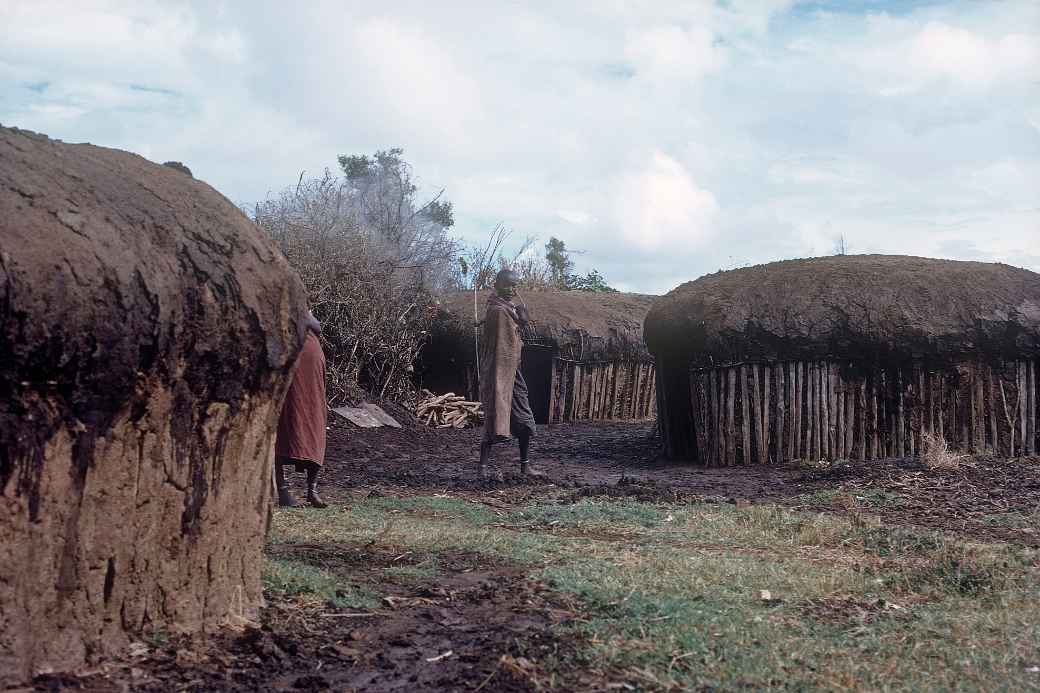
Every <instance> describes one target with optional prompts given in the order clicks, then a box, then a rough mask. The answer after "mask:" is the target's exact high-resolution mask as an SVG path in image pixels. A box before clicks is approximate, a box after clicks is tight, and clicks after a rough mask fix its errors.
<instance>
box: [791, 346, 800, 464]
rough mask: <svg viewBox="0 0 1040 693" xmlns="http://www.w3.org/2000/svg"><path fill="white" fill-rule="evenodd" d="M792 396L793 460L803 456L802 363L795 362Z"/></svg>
mask: <svg viewBox="0 0 1040 693" xmlns="http://www.w3.org/2000/svg"><path fill="white" fill-rule="evenodd" d="M791 396H792V399H793V400H794V403H793V404H792V408H791V443H792V445H793V446H794V447H793V452H792V453H791V459H792V460H800V459H803V457H802V363H801V361H797V362H795V364H794V378H793V379H792V380H791Z"/></svg>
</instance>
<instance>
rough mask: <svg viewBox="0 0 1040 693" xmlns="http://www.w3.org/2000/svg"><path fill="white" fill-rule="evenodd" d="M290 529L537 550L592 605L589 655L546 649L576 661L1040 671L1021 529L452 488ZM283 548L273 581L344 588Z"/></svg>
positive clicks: (661, 678) (1036, 610)
mask: <svg viewBox="0 0 1040 693" xmlns="http://www.w3.org/2000/svg"><path fill="white" fill-rule="evenodd" d="M881 500H883V499H881ZM881 500H878V502H881ZM864 505H866V504H864ZM272 540H273V541H276V542H290V543H291V542H330V543H338V544H343V543H348V544H349V543H356V544H369V543H372V544H374V545H376V546H383V547H392V548H393V549H394V550H396V549H398V548H403V549H409V550H414V551H415V552H416V553H417V554H419V555H422V556H424V557H425V556H431V555H432V556H434V557H435V556H436V554H437V553H438V552H439V551H449V550H450V551H455V552H457V551H467V552H473V553H476V554H482V555H485V556H489V557H492V558H496V559H500V560H504V561H510V562H513V563H519V564H522V565H526V566H528V569H529V571H530V574H531V576H532V577H534V578H540V579H543V580H546V581H548V583H549V584H551V585H552V586H553V587H554V588H555V589H557V590H560V591H562V592H567V593H571V594H573V595H575V596H577V597H578V598H579V603H580V604H581V605H582V606H581V609H582V611H583V613H582V614H581V615H580V616H581V618H580V619H578V620H577V621H576V622H575V623H574V624H573V625H571V626H569V627H568V628H569V629H570V631H571V633H572V634H573V635H575V636H577V637H578V638H579V642H581V643H584V645H583V647H582V649H581V650H580V652H579V653H578V655H577V659H575V660H573V661H570V662H567V663H563V664H560V663H558V662H546V663H543V665H544V666H546V667H561V672H560V673H561V675H562V674H565V672H564V671H563V669H566V668H567V667H571V668H577V667H580V668H581V669H582V670H584V671H586V672H593V673H595V672H600V673H601V674H602V675H603V676H604V678H605V680H606V679H608V678H609V679H610V680H613V681H616V680H619V679H623V680H626V681H628V682H629V683H630V684H631V685H634V686H636V687H637V688H651V689H657V688H674V689H689V688H698V687H711V688H716V689H721V690H735V689H753V690H757V689H770V688H776V689H784V690H817V689H825V690H843V689H857V690H861V689H866V690H882V691H895V690H906V691H910V690H915V691H916V690H936V691H939V690H943V691H945V690H965V691H968V690H994V691H997V690H1028V689H1030V688H1034V689H1040V674H1036V673H1031V672H1030V671H1028V667H1030V666H1036V665H1040V661H1038V660H1040V588H1038V585H1040V571H1038V569H1037V553H1036V552H1035V551H1029V550H1025V549H1021V548H1015V547H1011V546H1007V545H1003V544H978V543H966V542H964V541H961V540H958V539H956V538H952V537H950V536H946V535H943V534H940V533H936V532H926V531H914V530H907V529H901V528H889V527H883V526H881V525H880V524H879V523H877V522H873V523H872V522H867V521H864V520H863V519H862V518H859V517H858V516H856V517H848V518H846V517H842V516H837V515H832V514H816V513H798V512H791V511H788V510H784V509H782V508H780V507H777V506H768V505H760V506H750V507H742V508H737V507H735V506H732V505H727V504H721V505H720V504H704V505H686V504H683V505H669V504H650V503H640V502H634V501H626V500H597V499H585V500H582V501H581V502H579V503H574V504H556V503H553V502H551V501H549V500H543V501H539V502H536V503H532V504H531V505H528V506H526V507H523V508H520V509H517V510H514V511H510V512H502V511H494V510H492V509H490V508H487V507H485V506H481V505H479V504H475V503H472V502H469V501H464V500H459V499H451V498H443V497H426V498H407V499H386V498H379V499H371V500H363V501H358V502H356V503H355V504H354V505H353V506H352V508H350V509H349V510H348V509H345V508H342V507H339V508H330V509H329V510H328V511H327V512H324V513H321V514H320V515H319V514H317V513H296V512H279V513H277V514H276V516H275V523H274V529H273V536H272ZM272 564H273V565H274V566H276V569H275V571H276V575H274V577H270V578H269V579H268V583H267V584H268V586H269V589H272V590H279V589H280V590H281V591H282V593H287V592H288V591H289V590H292V589H296V590H304V589H306V590H310V591H311V592H312V593H316V594H323V595H327V594H329V593H330V589H338V587H336V585H339V582H337V581H338V580H341V578H337V577H336V576H333V575H331V574H329V573H326V572H324V571H321V570H314V569H311V570H302V569H301V568H300V566H298V565H286V562H284V561H272ZM441 570H442V568H441V567H440V566H439V565H438V563H437V561H436V560H435V559H434V560H424V562H422V563H419V564H416V565H411V566H401V567H394V568H384V569H383V571H384V572H385V573H387V574H388V577H389V578H391V579H396V580H414V581H422V580H434V579H435V577H436V575H437V574H439V572H440V571H441ZM269 572H271V571H269ZM330 581H331V582H330ZM766 592H768V595H766V594H765V593H766ZM334 593H335V592H333V594H334ZM764 596H767V597H768V598H763V597H764ZM563 678H566V677H565V676H564V677H563Z"/></svg>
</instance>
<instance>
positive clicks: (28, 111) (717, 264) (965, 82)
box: [0, 0, 1040, 290]
mask: <svg viewBox="0 0 1040 693" xmlns="http://www.w3.org/2000/svg"><path fill="white" fill-rule="evenodd" d="M792 7H793V9H792ZM893 7H895V5H893ZM835 8H837V5H835ZM839 9H840V8H839ZM788 10H791V11H788ZM1038 28H1040V3H1036V2H1035V1H1034V0H1004V1H1003V2H1000V3H977V2H971V1H967V0H951V1H950V2H946V3H942V4H930V5H928V6H926V7H922V8H920V9H916V10H903V9H902V8H901V6H900V8H899V11H894V12H888V13H883V12H869V11H868V12H856V11H829V12H812V13H806V12H804V11H802V10H801V9H800V8H798V7H794V3H793V2H792V1H791V0H767V1H764V2H740V3H736V2H729V3H718V2H713V1H711V0H684V1H683V2H674V3H631V2H606V3H556V4H552V5H551V6H550V5H536V4H533V3H481V4H473V5H470V6H468V7H467V6H466V5H464V4H462V3H448V4H442V5H434V4H430V3H422V2H419V1H418V0H395V2H392V3H383V4H377V5H373V4H372V3H365V2H361V1H360V0H347V1H346V2H339V3H303V4H297V5H291V4H285V3H281V2H276V1H275V0H256V2H245V0H241V1H234V0H225V1H224V2H220V3H206V2H191V3H176V4H171V3H164V2H159V1H158V0H138V1H136V2H130V1H129V0H126V1H119V0H111V1H108V2H106V1H102V0H93V1H89V2H88V1H84V2H81V3H79V2H78V3H67V2H57V1H48V0H26V1H19V0H7V1H6V2H2V1H0V122H3V123H4V124H5V125H17V126H20V127H27V128H30V129H36V130H40V131H43V132H46V133H48V134H51V135H53V136H55V137H60V138H63V139H66V140H72V141H82V140H88V141H93V142H96V143H98V144H102V145H108V146H116V147H120V148H125V149H130V150H132V151H137V152H139V153H142V154H143V155H145V156H148V157H150V158H153V159H156V160H160V161H161V160H166V159H178V160H182V161H185V162H186V163H187V164H188V165H189V166H190V167H191V168H192V170H193V171H194V172H195V173H196V174H197V175H199V177H201V178H203V179H205V180H207V181H209V182H210V183H212V184H214V185H215V186H216V187H217V188H218V189H220V190H222V191H223V192H225V194H227V195H228V196H229V197H231V198H232V199H234V200H236V201H240V202H246V203H248V202H250V201H252V200H255V199H257V198H260V197H262V196H264V195H265V194H267V192H268V191H270V190H275V189H278V188H280V187H283V186H285V185H289V184H291V183H293V182H295V180H296V178H297V176H298V175H299V173H300V171H301V170H306V171H307V172H308V173H310V174H316V173H318V172H320V170H321V169H322V168H323V167H326V166H330V167H334V166H335V156H336V155H337V154H342V153H367V152H372V151H374V150H376V149H384V148H387V147H392V146H402V147H403V148H404V150H405V156H406V158H407V159H408V160H409V161H411V162H412V163H413V165H414V168H415V173H416V175H417V176H418V178H419V180H420V183H421V185H422V186H423V191H424V193H433V192H436V191H438V190H440V189H441V188H444V189H445V196H446V198H447V199H450V200H452V201H453V202H454V203H455V212H456V219H457V228H456V231H457V233H458V234H459V235H460V236H462V237H463V238H465V239H467V240H470V241H477V240H478V239H482V238H484V237H485V236H486V233H487V232H488V230H489V229H490V228H491V227H493V226H494V224H495V223H497V222H499V221H501V222H504V223H505V224H506V225H507V226H509V227H511V228H513V229H515V231H516V233H515V234H514V237H515V238H517V239H522V238H524V237H526V236H528V235H538V236H539V237H540V238H541V240H542V241H543V242H544V241H545V240H546V239H547V238H548V237H549V236H551V235H555V236H557V237H558V238H561V239H563V240H565V241H566V242H567V245H568V247H572V248H575V249H580V250H584V251H585V252H584V253H583V254H582V255H579V256H576V257H575V260H576V262H577V264H578V265H579V266H578V268H577V269H578V271H582V272H584V271H587V270H588V269H591V268H593V267H596V268H598V269H599V270H600V271H601V272H603V273H604V276H606V277H607V279H608V281H612V282H614V283H616V284H617V285H618V286H624V287H629V288H632V289H635V290H665V289H667V288H669V287H670V286H674V285H675V284H678V283H680V282H681V281H683V280H685V279H690V278H693V277H694V276H696V275H698V274H701V273H703V272H706V271H715V270H717V269H720V268H729V267H735V266H740V265H742V264H747V263H749V262H764V261H769V260H774V259H780V258H784V257H795V256H805V255H808V254H813V253H827V252H830V251H831V250H832V248H833V243H834V238H835V237H836V236H837V235H839V234H844V235H845V236H846V239H847V242H848V243H849V245H850V247H851V248H852V250H853V251H854V252H858V251H868V250H869V251H877V252H920V253H926V254H945V255H948V256H954V255H956V256H958V257H961V256H964V257H971V256H974V257H979V258H985V259H998V258H999V259H1004V258H1007V259H1008V260H1007V261H1011V262H1014V259H1015V258H1019V259H1020V262H1019V263H1016V264H1027V265H1028V264H1029V263H1033V264H1032V265H1031V266H1033V267H1035V268H1037V269H1040V260H1038V259H1037V254H1036V252H1035V251H1033V250H1032V249H1033V248H1035V246H1036V238H1037V237H1038V225H1037V224H1038V220H1037V218H1036V213H1035V211H1030V210H1035V209H1036V203H1035V201H1034V200H1035V193H1034V192H1033V191H1035V190H1036V189H1040V140H1038V134H1037V133H1038V131H1040V84H1038V83H1037V81H1036V77H1035V75H1036V74H1038V73H1040V66H1038V64H1037V61H1038V56H1037V50H1038V45H1040V38H1038V36H1037V34H1038V32H1040V29H1038Z"/></svg>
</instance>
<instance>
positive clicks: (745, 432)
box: [738, 365, 754, 464]
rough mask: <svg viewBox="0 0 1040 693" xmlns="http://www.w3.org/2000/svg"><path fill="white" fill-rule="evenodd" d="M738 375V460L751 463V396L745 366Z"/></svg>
mask: <svg viewBox="0 0 1040 693" xmlns="http://www.w3.org/2000/svg"><path fill="white" fill-rule="evenodd" d="M752 368H754V366H752ZM738 377H739V379H740V443H741V445H740V461H741V462H742V463H743V464H751V419H750V418H749V416H748V408H749V406H750V405H751V402H752V397H751V396H750V395H749V393H748V374H747V366H743V365H742V366H740V371H739V373H738Z"/></svg>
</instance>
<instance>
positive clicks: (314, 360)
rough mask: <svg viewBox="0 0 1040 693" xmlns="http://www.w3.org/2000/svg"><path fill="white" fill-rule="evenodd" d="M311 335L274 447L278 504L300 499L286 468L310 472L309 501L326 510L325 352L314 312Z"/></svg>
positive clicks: (300, 358)
mask: <svg viewBox="0 0 1040 693" xmlns="http://www.w3.org/2000/svg"><path fill="white" fill-rule="evenodd" d="M305 329H306V332H307V336H306V338H305V340H304V343H303V349H302V350H301V351H300V355H299V356H298V357H297V359H296V370H295V372H294V373H293V379H292V383H290V385H289V392H288V393H287V394H286V395H285V404H283V405H282V415H281V418H279V419H278V437H277V438H276V439H275V444H274V480H275V484H276V485H277V487H278V505H280V506H282V507H290V508H291V507H293V506H295V505H296V499H294V498H293V496H292V493H290V492H289V486H288V484H286V483H285V465H287V464H291V465H294V466H295V467H296V471H298V472H306V473H307V502H308V503H310V504H311V505H313V506H314V507H315V508H324V507H326V503H325V501H323V500H322V499H321V496H319V495H318V472H319V471H321V467H322V465H323V464H324V463H325V439H326V438H325V435H326V431H325V417H326V414H327V409H328V405H327V404H326V401H325V353H324V352H323V351H322V350H321V342H320V341H319V340H318V335H320V334H321V324H320V323H319V322H318V320H317V319H316V318H315V317H314V313H311V312H310V311H308V312H307V318H306V328H305Z"/></svg>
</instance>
